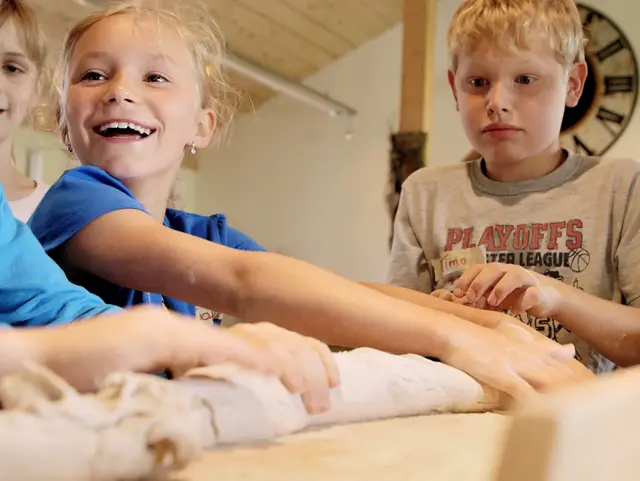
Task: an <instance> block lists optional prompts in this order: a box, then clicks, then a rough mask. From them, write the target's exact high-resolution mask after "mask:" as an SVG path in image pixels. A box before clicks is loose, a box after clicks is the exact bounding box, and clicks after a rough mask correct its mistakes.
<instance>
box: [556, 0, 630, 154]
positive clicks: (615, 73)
mask: <svg viewBox="0 0 640 481" xmlns="http://www.w3.org/2000/svg"><path fill="white" fill-rule="evenodd" d="M578 9H579V11H580V15H581V17H582V24H583V25H584V28H585V31H586V33H587V37H588V39H589V43H588V44H587V51H586V54H587V55H586V57H587V64H588V66H589V75H588V76H587V80H586V82H585V85H584V92H583V94H582V98H581V99H580V102H579V103H578V105H577V106H576V107H574V108H567V109H565V112H564V117H563V120H562V132H561V136H560V139H561V143H562V145H563V147H565V148H567V149H569V150H571V151H574V152H576V153H582V154H585V155H602V154H604V153H605V152H606V151H607V150H609V148H610V147H611V146H612V145H613V144H614V143H615V142H616V141H617V140H618V139H619V138H620V136H621V135H622V133H623V132H624V130H625V129H626V127H627V125H628V124H629V120H630V119H631V116H632V115H633V112H634V110H635V108H636V101H637V97H638V63H637V59H636V55H635V52H634V51H633V48H632V47H631V44H630V42H629V40H628V39H627V37H626V36H625V34H624V33H623V32H622V30H620V28H619V27H618V26H617V25H616V24H615V23H614V22H613V21H612V20H611V19H610V18H609V17H607V16H606V15H605V14H603V13H602V12H599V11H597V10H596V9H594V8H592V7H589V6H587V5H583V4H578Z"/></svg>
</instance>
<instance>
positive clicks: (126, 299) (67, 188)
mask: <svg viewBox="0 0 640 481" xmlns="http://www.w3.org/2000/svg"><path fill="white" fill-rule="evenodd" d="M122 209H135V210H139V211H142V212H145V213H146V212H147V211H146V210H145V208H144V206H143V205H142V204H141V203H140V202H138V201H137V200H136V198H135V197H134V196H133V194H132V193H131V191H130V190H129V189H128V188H127V187H126V186H125V185H124V184H123V183H122V182H120V181H119V180H118V179H116V178H114V177H112V176H111V175H109V174H108V173H107V172H105V171H104V170H102V169H99V168H97V167H89V166H83V167H77V168H75V169H71V170H68V171H66V172H65V173H64V174H62V176H61V177H60V179H58V181H57V182H56V183H55V184H53V185H52V186H51V188H50V189H49V190H48V191H47V193H46V195H45V196H44V198H43V199H42V201H41V202H40V205H39V206H38V207H37V208H36V210H35V212H34V213H33V215H32V216H31V219H29V226H30V227H31V230H32V231H33V233H34V234H35V236H36V238H37V239H38V240H39V241H40V243H41V244H42V246H43V247H44V250H45V251H46V252H47V253H49V255H50V256H51V257H52V258H53V259H54V260H56V257H57V256H56V249H57V248H58V247H60V246H62V245H63V244H64V243H65V242H66V241H67V240H69V239H70V238H71V237H72V236H73V235H74V234H76V233H77V232H79V231H80V230H82V229H83V228H84V227H85V226H87V225H88V224H89V223H91V222H92V221H93V220H95V219H97V218H98V217H100V216H103V215H105V214H107V213H109V212H113V211H116V210H122ZM164 225H165V226H167V227H169V228H171V229H174V230H177V231H180V232H184V233H186V234H191V235H193V236H196V237H200V238H202V239H207V240H210V241H211V242H215V243H217V244H221V245H224V246H227V247H231V248H234V249H241V250H248V251H264V250H265V249H264V248H263V247H261V246H260V245H259V244H258V243H257V242H256V241H254V240H253V239H251V238H250V237H248V236H247V235H245V234H243V233H242V232H239V231H237V230H235V229H232V228H231V227H228V226H227V219H226V217H225V216H224V215H220V214H216V215H212V216H210V217H206V216H201V215H197V214H190V213H187V212H183V211H180V210H174V209H167V211H166V214H165V218H164ZM62 267H63V268H64V267H65V266H62ZM67 275H68V276H69V278H70V279H71V280H72V281H73V282H75V283H76V284H79V285H81V286H83V287H85V288H86V289H88V290H89V291H90V292H92V293H94V294H96V295H98V296H99V297H101V298H102V299H103V300H104V301H105V302H108V303H110V304H115V305H116V306H121V307H127V306H133V305H138V304H162V302H163V300H164V304H165V305H166V306H167V308H168V309H171V310H173V311H176V312H180V313H182V314H186V315H191V316H194V315H195V312H196V309H195V306H194V305H193V304H189V303H187V302H184V301H181V300H178V299H172V298H170V297H167V296H161V295H159V294H155V293H150V292H142V291H137V290H134V289H130V288H128V287H122V286H117V285H115V284H112V283H110V282H108V281H106V280H104V279H102V278H99V277H96V276H94V275H92V274H89V273H87V272H76V271H75V270H73V271H72V270H69V271H68V272H67Z"/></svg>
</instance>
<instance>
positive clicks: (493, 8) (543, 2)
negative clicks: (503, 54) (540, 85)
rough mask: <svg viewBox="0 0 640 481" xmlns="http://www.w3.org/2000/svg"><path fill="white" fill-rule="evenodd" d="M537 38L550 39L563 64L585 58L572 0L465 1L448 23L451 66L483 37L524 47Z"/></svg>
mask: <svg viewBox="0 0 640 481" xmlns="http://www.w3.org/2000/svg"><path fill="white" fill-rule="evenodd" d="M538 38H542V39H544V40H545V41H546V42H549V47H550V48H551V50H552V51H553V52H554V53H555V55H556V58H557V60H558V62H560V63H561V64H562V65H563V66H564V67H566V68H570V67H571V66H572V65H574V64H575V63H576V62H583V61H584V47H585V44H586V40H585V36H584V31H583V28H582V20H581V18H580V13H579V12H578V7H577V6H576V4H575V1H574V0H464V1H463V2H462V5H460V7H459V8H458V10H457V11H456V13H455V14H454V16H453V20H452V21H451V24H450V26H449V35H448V47H449V57H450V59H451V66H452V69H453V70H454V71H455V70H456V69H457V67H458V58H459V56H460V55H464V54H466V53H470V52H473V49H474V48H476V47H477V46H478V45H479V44H480V43H481V42H482V41H483V40H488V41H490V42H492V43H494V44H495V45H497V46H499V47H501V48H505V49H512V48H516V49H523V48H529V47H530V45H531V42H532V41H534V40H536V39H538Z"/></svg>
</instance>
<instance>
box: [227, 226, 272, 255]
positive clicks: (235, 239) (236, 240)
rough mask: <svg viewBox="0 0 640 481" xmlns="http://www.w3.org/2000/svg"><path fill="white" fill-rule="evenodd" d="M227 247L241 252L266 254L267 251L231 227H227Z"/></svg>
mask: <svg viewBox="0 0 640 481" xmlns="http://www.w3.org/2000/svg"><path fill="white" fill-rule="evenodd" d="M227 245H228V246H229V247H232V248H234V249H238V250H242V251H254V252H266V250H267V249H265V248H264V247H262V246H261V245H260V244H258V242H256V241H255V240H254V239H252V238H251V237H249V236H248V235H247V234H244V233H242V232H240V231H239V230H236V229H233V228H232V227H229V228H228V231H227Z"/></svg>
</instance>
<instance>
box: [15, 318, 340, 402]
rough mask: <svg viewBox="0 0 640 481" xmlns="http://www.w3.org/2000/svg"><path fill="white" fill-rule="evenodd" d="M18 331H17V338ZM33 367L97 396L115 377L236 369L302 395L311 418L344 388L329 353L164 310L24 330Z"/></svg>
mask: <svg viewBox="0 0 640 481" xmlns="http://www.w3.org/2000/svg"><path fill="white" fill-rule="evenodd" d="M16 331H17V330H16ZM16 334H21V335H23V336H24V335H26V336H27V337H28V340H29V348H28V349H27V352H30V353H35V354H34V355H32V356H30V357H29V359H28V360H30V361H36V362H41V363H42V364H44V365H45V366H47V367H49V368H50V369H52V370H54V371H55V372H57V373H58V374H60V375H61V376H62V377H64V378H65V379H67V381H68V382H69V383H71V384H72V385H73V386H75V387H76V388H77V389H80V390H92V389H95V388H97V387H98V386H99V385H100V383H101V381H102V379H104V377H105V376H106V375H107V374H109V373H111V372H114V371H125V370H126V371H135V372H158V371H162V370H170V371H171V372H173V373H174V374H176V375H179V374H180V373H184V372H185V371H187V370H189V369H191V368H194V367H200V366H208V365H211V364H218V363H222V362H232V363H236V364H239V365H241V366H244V367H246V368H249V369H252V370H256V371H259V372H262V373H264V374H268V375H276V376H278V377H279V378H281V379H282V380H283V382H284V384H285V385H287V387H289V388H290V389H292V390H293V391H295V392H301V393H302V394H303V400H304V401H305V404H306V406H307V409H309V410H310V411H315V410H322V409H325V408H328V403H329V387H333V386H335V385H337V384H338V383H339V379H338V369H337V367H336V365H335V363H334V360H333V356H332V354H331V353H330V351H329V348H328V347H327V346H325V345H324V344H322V343H320V342H319V341H316V340H314V339H310V338H306V337H303V336H300V335H298V334H295V333H292V332H289V331H286V330H284V329H281V328H278V327H276V326H272V325H266V324H257V325H238V327H236V328H220V327H215V326H210V325H206V324H204V323H202V322H199V321H197V320H195V319H191V318H188V317H184V316H180V315H177V314H174V313H171V312H168V311H165V310H163V309H155V308H149V307H137V308H134V309H130V310H126V311H123V312H121V313H117V314H108V315H104V316H101V317H99V318H94V319H87V320H82V321H77V322H75V323H72V324H69V325H66V326H61V327H58V328H46V329H29V330H27V329H24V330H20V332H19V333H18V332H16Z"/></svg>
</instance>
